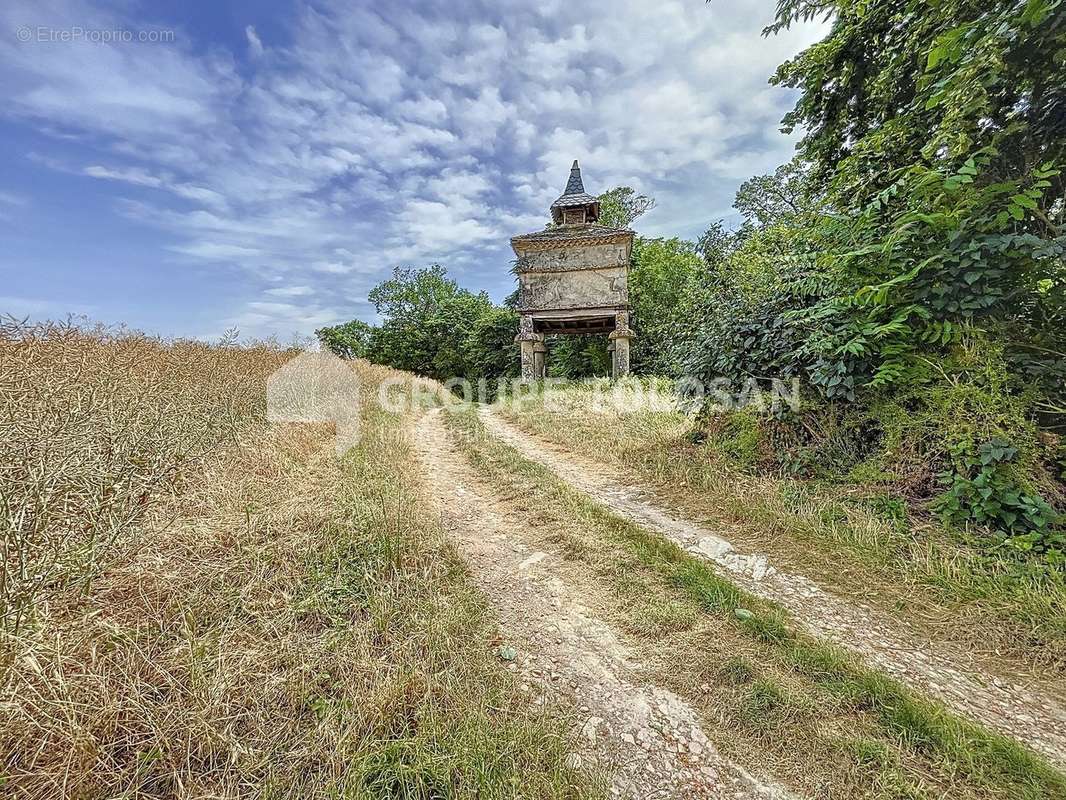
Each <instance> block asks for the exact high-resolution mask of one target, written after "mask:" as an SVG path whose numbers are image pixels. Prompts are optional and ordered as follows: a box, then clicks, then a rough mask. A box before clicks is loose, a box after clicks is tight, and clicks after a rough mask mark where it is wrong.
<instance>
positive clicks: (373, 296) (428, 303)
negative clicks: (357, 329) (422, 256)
mask: <svg viewBox="0 0 1066 800" xmlns="http://www.w3.org/2000/svg"><path fill="white" fill-rule="evenodd" d="M458 293H459V285H458V284H457V283H456V282H455V281H453V280H452V279H451V278H449V277H448V272H447V270H446V269H445V268H444V267H442V266H441V265H440V264H433V265H431V266H429V267H425V268H423V269H412V268H405V267H397V268H396V269H395V270H393V274H392V278H390V279H388V280H386V281H383V282H382V283H380V284H378V285H377V286H375V287H374V288H373V289H372V290H371V291H370V294H369V295H368V296H367V297H368V299H369V300H370V302H371V303H373V304H374V308H375V309H376V310H377V312H378V313H379V314H381V315H382V316H384V317H386V318H388V319H390V320H407V319H425V318H426V317H427V316H428V315H429V314H432V313H433V312H434V311H435V310H436V309H437V307H438V306H439V305H440V303H441V302H443V301H444V300H445V299H447V298H450V297H454V296H455V295H456V294H458Z"/></svg>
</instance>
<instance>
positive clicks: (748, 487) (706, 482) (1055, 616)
mask: <svg viewBox="0 0 1066 800" xmlns="http://www.w3.org/2000/svg"><path fill="white" fill-rule="evenodd" d="M586 388H587V387H583V386H581V385H575V386H570V387H566V388H563V389H560V390H557V391H556V392H555V393H553V395H552V396H551V397H549V398H548V402H547V403H546V402H545V400H544V398H543V397H539V398H538V397H536V396H533V397H530V398H527V399H525V400H524V404H523V406H522V409H521V411H520V413H514V412H513V411H512V410H510V409H511V407H510V406H508V405H507V404H501V405H500V407H499V410H500V413H501V414H502V415H503V416H504V417H506V418H507V419H508V420H509V421H511V422H513V423H514V424H516V425H517V426H518V427H520V428H522V429H524V430H526V431H528V432H530V433H533V434H535V435H537V436H540V437H542V438H544V439H546V440H548V441H551V442H555V443H557V444H559V445H561V446H563V447H565V448H568V449H572V450H573V451H574V452H577V453H581V454H582V455H584V456H586V457H591V458H596V459H599V460H601V461H603V462H605V463H608V464H611V465H613V466H616V467H620V468H623V469H625V470H626V472H627V473H629V474H632V475H634V476H635V477H636V478H638V479H639V480H641V481H644V482H646V483H647V484H650V485H652V486H655V487H656V488H657V491H658V492H659V493H660V494H661V495H662V496H663V499H664V502H666V503H667V504H669V505H673V506H676V507H678V508H680V509H682V510H684V511H685V512H686V513H687V514H689V515H690V516H692V517H693V518H694V519H706V520H709V524H710V525H712V526H714V527H716V528H719V529H724V535H726V536H727V537H728V538H730V539H731V540H732V541H734V542H735V543H736V544H737V545H738V546H740V547H743V548H748V549H752V550H755V551H758V552H763V553H766V554H767V555H768V556H769V557H770V558H771V560H773V561H774V563H776V564H778V565H780V566H781V567H782V568H785V569H788V570H791V571H796V572H800V573H803V574H807V575H809V576H810V577H812V578H814V579H816V580H818V581H819V582H820V583H821V584H822V585H823V586H824V587H825V588H827V589H830V590H832V591H835V592H837V593H840V594H843V595H845V596H852V597H854V598H856V599H858V600H861V601H862V602H867V603H871V604H874V605H880V606H881V607H882V608H884V609H886V610H888V611H890V612H891V613H893V614H897V615H901V616H905V617H906V618H907V619H908V620H909V621H910V622H912V623H914V624H917V625H920V626H922V627H924V628H925V629H926V630H928V631H929V632H930V634H931V635H933V636H935V637H939V638H943V639H946V640H953V641H957V642H959V643H960V644H962V645H964V646H965V647H966V648H967V650H968V651H970V652H972V653H974V654H977V655H979V656H980V657H981V658H982V659H983V660H984V662H985V663H986V664H987V665H989V667H990V668H993V669H994V668H995V667H996V665H997V664H1002V665H1004V666H1005V667H1006V669H1007V670H1009V671H1012V672H1013V671H1024V672H1027V673H1029V675H1030V676H1031V677H1032V678H1033V679H1036V680H1039V681H1041V682H1043V683H1044V684H1045V685H1046V686H1047V688H1048V689H1049V690H1053V691H1060V692H1061V691H1063V690H1062V686H1061V684H1062V681H1061V678H1062V675H1063V674H1064V673H1066V583H1064V582H1063V581H1062V579H1061V575H1055V574H1051V573H1047V574H1044V575H1042V576H1040V575H1036V574H1029V573H1026V574H1022V575H1019V574H1018V572H1017V570H1016V569H1015V568H1012V567H1011V566H1010V565H1001V564H996V563H993V562H990V561H989V560H987V559H982V558H980V557H978V556H976V555H974V554H973V553H971V552H970V551H969V550H967V549H966V548H965V547H963V546H961V545H960V544H959V543H958V542H956V541H954V540H953V539H952V538H951V537H950V536H948V535H946V534H945V533H944V532H942V531H940V530H938V529H937V527H936V526H935V525H932V524H926V525H923V526H920V527H918V528H915V527H913V526H911V527H909V526H908V525H907V524H906V522H905V521H903V520H901V519H899V518H895V517H886V516H885V515H883V514H880V513H878V512H877V511H876V509H875V508H872V507H870V504H869V503H867V502H865V501H862V500H861V499H859V498H855V497H852V496H850V494H849V492H848V491H847V490H846V489H842V488H840V487H835V488H834V487H825V486H815V485H812V484H808V483H804V482H802V481H795V480H781V479H776V478H772V477H767V476H758V475H750V474H746V473H744V472H742V471H740V470H738V469H736V468H735V467H734V466H732V465H731V464H730V463H729V460H728V458H726V457H724V456H723V455H722V454H721V453H718V452H716V451H715V450H714V449H713V447H711V446H709V445H702V446H700V445H694V444H692V443H690V442H689V441H688V440H687V438H686V434H687V433H688V430H689V428H690V423H689V421H688V420H687V419H686V418H685V417H684V416H683V415H681V414H679V413H676V412H672V411H668V410H665V409H662V410H651V411H638V412H619V411H617V410H613V409H611V408H607V409H605V410H602V411H594V410H592V407H591V406H590V404H589V402H590V399H591V396H592V395H591V394H590V393H589V392H588V391H586ZM1049 679H1050V680H1049ZM1056 685H1057V688H1056Z"/></svg>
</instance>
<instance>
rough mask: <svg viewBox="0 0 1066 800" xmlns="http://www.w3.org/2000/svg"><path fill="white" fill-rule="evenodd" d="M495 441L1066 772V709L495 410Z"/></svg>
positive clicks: (491, 426) (490, 418) (484, 413)
mask: <svg viewBox="0 0 1066 800" xmlns="http://www.w3.org/2000/svg"><path fill="white" fill-rule="evenodd" d="M479 411H480V416H481V419H482V421H483V422H484V424H485V426H486V428H487V429H488V431H489V432H490V433H491V434H492V435H493V436H495V437H497V438H499V439H500V440H501V441H503V442H506V443H507V444H509V445H511V446H512V447H514V448H515V449H517V450H518V451H519V452H520V453H521V454H522V455H523V456H525V457H526V458H528V459H530V460H531V461H536V462H538V463H540V464H542V465H544V466H546V467H548V468H549V469H551V470H552V471H553V472H554V473H555V474H556V475H557V476H559V477H560V478H561V479H562V480H564V481H566V482H567V483H568V484H570V485H571V486H572V487H574V488H576V489H578V490H580V491H582V492H584V493H585V494H587V495H588V496H589V497H591V498H592V499H593V500H595V501H596V502H597V503H599V504H601V505H603V506H605V507H607V508H609V509H611V511H613V512H614V513H616V514H618V515H619V516H621V517H624V518H626V519H629V520H631V521H633V522H635V523H637V524H638V525H641V526H642V527H644V528H647V529H648V530H652V531H656V532H658V533H660V534H662V535H663V536H665V537H667V538H668V539H670V540H672V541H674V542H676V543H677V544H679V545H681V546H682V547H684V548H685V549H686V550H688V551H689V552H691V553H693V554H695V555H698V556H700V557H702V558H705V559H707V560H709V561H711V562H713V563H715V564H716V565H718V566H719V567H721V568H723V569H724V570H726V571H727V572H728V574H729V576H730V579H731V580H733V581H734V582H735V583H736V584H737V585H739V586H741V587H743V588H744V589H746V590H747V591H749V592H751V593H752V594H754V595H757V596H759V597H763V598H765V599H767V600H771V601H773V602H776V603H778V604H779V605H781V606H783V607H784V608H785V609H787V610H788V611H789V613H790V614H791V615H792V617H793V619H794V620H795V621H796V622H797V623H798V624H799V625H801V626H803V627H804V628H805V629H807V630H808V631H809V632H810V633H812V634H814V635H815V636H817V637H819V638H822V639H826V640H829V641H832V642H834V643H836V644H838V645H840V646H842V647H845V648H847V649H848V650H850V651H852V652H854V653H856V654H857V655H859V656H860V657H861V658H862V659H863V661H865V663H867V664H869V665H870V666H872V667H874V668H876V669H879V670H882V671H884V672H886V673H888V674H890V675H892V676H893V677H895V678H897V679H898V680H900V681H901V682H903V683H905V684H907V685H909V686H911V687H913V688H914V689H916V690H917V691H918V692H919V693H921V694H925V695H929V696H932V697H935V698H938V699H939V700H941V701H942V702H944V703H945V704H946V705H947V706H949V707H950V708H952V709H953V710H954V711H956V712H957V713H959V714H961V715H963V716H966V717H969V718H970V719H973V720H975V721H978V722H980V723H982V724H984V725H986V726H988V727H989V728H992V729H994V730H996V731H999V732H1000V733H1002V734H1004V735H1006V736H1010V737H1012V738H1014V739H1017V740H1018V741H1020V742H1023V743H1025V744H1026V745H1028V746H1029V747H1031V748H1033V749H1034V750H1035V751H1037V752H1039V753H1041V754H1042V755H1044V756H1045V757H1047V758H1048V759H1050V760H1051V761H1052V762H1054V763H1056V764H1058V765H1060V766H1066V709H1063V707H1062V706H1061V705H1059V704H1057V703H1055V702H1054V701H1052V700H1051V699H1050V698H1047V697H1043V696H1039V695H1036V694H1034V693H1032V692H1029V691H1028V690H1026V689H1025V688H1023V687H1021V686H1018V685H1015V684H1012V683H1010V682H1009V681H1007V680H1003V679H1001V678H998V677H995V676H991V675H988V674H984V673H978V672H974V671H970V670H968V669H964V668H961V667H960V666H958V665H960V664H966V663H967V659H965V658H964V657H963V656H962V654H960V653H956V652H953V651H951V650H950V649H949V648H947V647H945V646H943V645H940V644H934V643H933V642H930V641H929V640H928V638H926V637H923V636H921V635H920V634H918V633H917V632H916V631H913V630H912V629H910V628H909V627H908V626H906V625H905V624H904V623H902V622H901V621H898V620H896V619H894V618H890V617H887V616H886V615H884V614H882V613H879V612H876V611H874V610H873V609H870V608H868V607H865V606H854V605H849V604H848V603H846V602H844V601H843V600H841V599H839V598H837V597H836V596H834V595H831V594H829V593H828V592H826V591H824V590H823V589H821V588H820V587H819V586H818V585H816V584H815V583H814V582H813V581H811V580H809V579H807V578H805V577H804V576H802V575H796V574H787V573H783V572H779V571H778V570H776V569H775V568H774V567H773V565H772V564H770V563H769V561H768V560H767V558H766V557H765V556H763V555H761V554H758V553H741V552H738V551H737V550H736V549H734V547H733V546H732V544H730V543H729V542H728V541H727V540H725V539H723V538H721V537H720V536H718V535H717V534H715V533H714V532H713V531H711V530H708V529H707V528H706V527H703V526H701V525H699V524H698V523H696V522H693V521H691V520H687V519H684V518H682V517H680V516H678V515H677V514H676V513H675V512H673V511H671V510H667V509H664V508H662V507H660V506H658V505H656V504H655V503H653V502H651V501H650V500H649V499H648V498H647V496H646V495H647V493H646V492H642V491H641V490H640V489H639V488H637V487H633V486H630V485H625V484H622V483H620V482H619V481H618V480H617V479H616V478H615V477H614V476H612V475H611V474H610V471H609V470H606V469H605V468H603V467H602V466H599V465H596V464H593V463H591V462H588V461H586V460H584V459H582V458H580V457H578V456H575V455H574V454H573V453H571V452H568V451H564V450H562V449H561V448H558V447H556V446H554V445H552V444H549V443H546V442H543V441H540V440H535V439H534V438H532V437H531V436H529V435H528V434H526V433H524V432H522V431H520V430H518V429H517V428H515V427H514V426H513V425H511V424H509V423H507V422H506V421H504V420H503V419H501V418H500V417H499V416H497V415H496V414H494V413H492V411H491V410H490V409H489V407H487V406H482V407H481V408H480V410H479Z"/></svg>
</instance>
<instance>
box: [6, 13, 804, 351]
mask: <svg viewBox="0 0 1066 800" xmlns="http://www.w3.org/2000/svg"><path fill="white" fill-rule="evenodd" d="M119 8H126V6H124V5H120V6H119ZM772 14H773V2H772V0H759V2H753V3H745V4H726V3H715V4H711V5H710V6H707V5H705V4H703V3H699V2H692V1H691V0H660V2H658V3H655V4H649V3H647V2H645V0H619V1H618V2H617V3H615V4H613V5H612V6H611V8H610V11H609V13H604V11H603V9H602V7H600V6H597V5H594V4H593V3H591V0H584V2H582V0H568V2H561V0H559V2H539V3H533V2H527V1H526V0H502V1H501V3H500V4H497V5H493V6H484V5H481V4H475V3H472V2H468V0H457V2H456V3H454V4H450V5H449V6H448V8H447V10H446V11H437V10H435V9H432V8H418V9H412V8H407V7H404V6H402V5H401V4H378V5H375V6H373V7H360V6H355V7H353V6H351V5H350V4H347V3H342V2H340V0H335V2H331V0H323V1H322V2H316V3H315V4H314V5H313V6H312V5H310V4H308V5H300V6H298V8H297V13H296V14H295V17H294V19H293V20H292V22H291V30H290V31H289V33H290V34H291V35H290V36H289V37H287V38H285V39H284V41H285V42H286V44H280V43H276V42H271V47H270V51H269V53H266V52H265V49H264V45H263V42H262V39H261V38H260V36H259V34H258V32H257V31H256V29H255V27H254V26H252V25H248V26H247V27H246V28H245V30H244V40H243V41H242V42H240V43H239V45H237V48H238V49H240V50H243V48H245V47H247V52H248V54H249V55H250V56H251V57H252V58H253V59H255V61H256V63H255V67H254V70H253V71H252V72H251V73H250V74H249V73H247V72H246V71H242V70H241V69H238V66H237V62H238V59H237V58H236V57H235V54H231V53H227V52H225V51H223V50H220V49H218V48H217V47H215V48H213V47H211V46H206V45H202V44H201V43H196V42H193V41H192V40H191V39H190V38H189V36H190V34H189V32H187V31H182V32H181V33H182V35H181V36H179V37H178V40H177V41H176V42H174V43H171V44H168V45H159V44H153V45H140V44H136V43H134V44H130V43H118V44H111V45H108V44H99V43H92V44H89V43H84V44H80V45H77V46H70V47H66V46H64V48H63V49H62V50H61V51H55V52H52V53H50V55H49V57H47V58H44V57H42V54H41V49H40V45H37V44H34V45H29V46H21V45H19V44H18V43H16V42H15V41H14V39H13V37H8V38H7V39H4V38H2V37H0V100H2V101H3V102H4V104H5V105H4V107H5V108H6V111H5V112H4V113H6V114H8V115H9V116H13V117H15V118H17V119H19V120H20V121H22V122H23V123H25V124H30V125H34V126H37V127H38V129H39V130H40V131H42V133H44V134H45V135H46V136H47V137H48V138H47V139H44V140H42V141H44V142H46V143H50V144H42V145H41V147H39V148H37V149H38V150H42V151H44V152H41V153H38V154H37V155H35V156H34V158H35V160H36V162H37V163H40V164H44V165H48V166H51V167H52V168H54V169H58V170H61V171H67V172H76V173H80V174H83V175H86V176H90V177H93V178H98V179H101V180H107V181H112V182H114V183H115V184H116V192H122V191H127V192H128V186H137V187H143V188H144V189H147V190H155V191H140V192H137V193H136V196H137V199H136V200H133V199H129V198H128V197H125V195H123V194H118V195H117V200H116V208H117V209H118V212H119V213H121V214H123V215H125V216H126V217H128V218H129V220H130V221H131V222H130V224H137V225H148V226H152V227H154V228H158V229H159V230H160V231H161V232H162V233H163V234H164V235H165V236H166V237H167V239H168V241H167V242H166V244H161V247H166V248H167V250H168V251H169V252H170V253H171V254H172V255H171V258H175V259H178V260H183V261H194V262H202V263H204V264H209V265H212V266H215V267H219V268H225V267H235V268H239V269H243V270H246V271H247V275H248V282H249V290H248V297H247V303H246V306H245V308H244V311H243V312H241V313H240V314H239V315H238V316H235V317H233V321H234V322H237V323H240V324H242V325H243V326H245V327H247V326H251V327H252V328H253V329H254V330H255V331H258V332H267V331H269V330H271V329H272V327H271V326H272V325H275V324H276V325H278V326H288V325H295V326H296V328H297V329H300V330H304V331H307V330H309V329H310V328H311V326H313V325H315V324H317V323H316V320H320V319H323V318H325V317H327V316H329V315H330V314H333V313H336V314H339V315H340V316H342V317H343V316H344V313H345V311H344V309H343V308H337V307H336V298H338V297H346V298H347V297H358V296H363V295H365V291H366V288H367V287H368V286H370V285H372V284H373V282H374V281H376V280H377V279H379V278H380V277H382V276H383V275H385V274H387V272H388V270H389V269H391V267H392V266H393V265H395V264H396V263H400V262H404V263H419V262H420V261H423V260H431V259H432V260H440V261H442V262H443V263H445V264H447V265H458V266H460V267H462V268H463V269H464V270H465V274H466V276H468V279H469V280H471V281H474V282H481V283H482V284H484V285H488V286H491V287H494V288H495V289H497V292H498V294H502V293H503V290H504V289H505V287H506V285H507V282H508V281H509V280H510V277H509V276H508V274H507V270H506V262H507V261H508V260H509V258H510V253H509V252H508V251H507V249H506V242H507V240H508V238H509V237H510V236H511V235H513V234H515V233H520V232H523V231H524V230H526V229H534V228H537V227H540V225H541V224H542V223H543V221H544V220H546V219H547V206H548V204H549V203H550V202H551V201H552V200H554V198H555V197H556V196H557V195H558V194H559V192H560V191H561V189H562V187H563V184H564V183H565V181H566V178H567V174H568V169H569V166H570V162H571V161H572V160H573V159H574V158H579V159H581V162H582V166H583V168H584V171H585V178H586V187H587V188H588V189H589V190H591V191H602V190H604V189H607V188H609V187H610V186H612V185H617V184H618V183H622V182H625V183H627V184H630V185H634V186H635V187H636V188H638V189H639V190H640V191H643V192H646V193H649V194H652V195H654V196H656V198H657V200H658V202H659V205H658V207H657V209H656V211H655V213H654V215H652V216H649V218H648V220H647V223H648V225H647V230H648V231H649V232H653V233H671V234H677V233H680V234H686V235H694V234H696V233H698V230H699V227H700V226H701V225H705V224H707V223H709V222H711V221H712V220H713V218H714V216H715V215H718V214H721V213H723V209H728V206H729V204H730V202H731V198H732V193H733V191H734V190H735V187H736V185H737V183H738V182H739V181H740V180H742V179H743V178H745V177H748V176H749V175H751V174H755V173H757V172H761V171H765V170H768V169H771V168H772V167H773V166H775V165H776V164H777V163H780V162H781V161H783V160H786V159H787V158H788V157H789V148H790V146H791V143H790V141H789V140H788V139H786V138H785V137H783V136H781V135H779V134H777V133H776V128H777V125H778V121H779V120H780V117H781V116H782V114H783V113H784V111H785V110H786V109H787V108H788V106H789V105H790V98H789V94H788V93H787V92H785V91H784V90H780V89H776V88H771V87H768V86H767V78H768V77H769V75H770V74H771V73H772V71H773V69H774V67H775V66H776V65H777V64H778V63H780V62H781V61H783V60H785V59H786V58H787V57H789V56H790V55H791V54H793V53H794V52H796V51H797V50H798V49H800V48H801V47H802V46H803V45H804V44H805V43H807V42H809V41H811V40H813V39H814V38H815V37H816V35H817V34H818V31H819V28H818V27H817V26H797V27H795V28H793V29H792V30H791V31H788V32H786V33H784V34H782V35H781V36H778V37H773V38H769V39H764V38H762V37H761V35H760V29H761V27H762V26H763V25H764V24H765V23H766V22H768V21H769V20H770V19H771V17H772ZM69 19H77V20H79V24H82V25H84V26H85V27H89V26H90V25H92V26H96V27H101V28H118V27H126V28H129V27H135V24H134V23H135V22H137V21H131V20H128V19H125V18H123V17H122V16H121V12H116V11H104V10H101V9H100V8H98V7H96V6H95V5H94V4H92V3H89V2H80V1H79V0H66V2H64V0H56V2H54V3H53V4H50V5H48V6H47V7H38V5H37V4H30V3H28V2H26V3H21V2H15V3H11V4H6V5H5V6H4V7H3V8H0V26H2V27H3V28H5V29H7V30H14V29H16V28H17V27H19V26H20V25H23V24H32V25H48V24H52V23H54V24H56V25H57V26H58V25H60V24H61V23H62V21H63V20H69ZM590 20H594V22H590ZM141 22H143V21H141ZM138 24H139V25H140V27H144V25H143V24H140V23H138ZM266 56H269V57H266ZM71 141H74V142H77V145H78V149H77V150H76V151H67V150H65V147H66V146H67V143H68V142H71ZM90 151H91V152H95V153H96V155H95V156H85V152H90ZM74 152H76V153H77V155H74V154H73V153H74ZM69 164H87V166H84V167H70V166H67V165H69ZM119 184H127V185H128V186H127V187H126V189H125V190H124V189H123V188H122V187H121V186H119ZM131 194H132V193H131ZM0 202H3V198H2V197H0ZM8 205H10V204H8ZM264 293H265V294H264ZM264 296H267V297H271V298H274V300H276V301H281V300H284V301H286V302H273V301H272V302H265V301H264V300H263V299H262V298H263V297H264ZM297 301H299V302H297ZM278 330H281V327H279V328H278Z"/></svg>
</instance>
